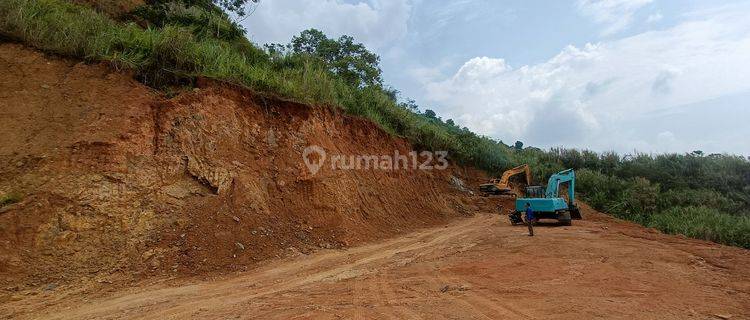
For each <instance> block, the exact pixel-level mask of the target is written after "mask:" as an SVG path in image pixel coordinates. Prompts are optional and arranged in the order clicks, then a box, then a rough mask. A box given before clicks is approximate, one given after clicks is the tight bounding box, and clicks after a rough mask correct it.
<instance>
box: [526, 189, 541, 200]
mask: <svg viewBox="0 0 750 320" xmlns="http://www.w3.org/2000/svg"><path fill="white" fill-rule="evenodd" d="M524 194H525V195H524V198H544V187H542V186H528V187H526V192H525V193H524Z"/></svg>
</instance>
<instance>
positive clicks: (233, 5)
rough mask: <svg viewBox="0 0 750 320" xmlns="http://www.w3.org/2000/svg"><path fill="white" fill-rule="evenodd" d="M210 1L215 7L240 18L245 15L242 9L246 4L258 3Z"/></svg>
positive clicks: (225, 0)
mask: <svg viewBox="0 0 750 320" xmlns="http://www.w3.org/2000/svg"><path fill="white" fill-rule="evenodd" d="M212 1H213V3H215V4H216V5H217V6H219V7H221V8H223V9H224V10H227V11H229V12H234V13H236V14H237V15H238V16H240V17H242V16H244V15H245V10H244V8H245V5H246V4H247V3H248V2H252V3H258V2H259V1H260V0H212Z"/></svg>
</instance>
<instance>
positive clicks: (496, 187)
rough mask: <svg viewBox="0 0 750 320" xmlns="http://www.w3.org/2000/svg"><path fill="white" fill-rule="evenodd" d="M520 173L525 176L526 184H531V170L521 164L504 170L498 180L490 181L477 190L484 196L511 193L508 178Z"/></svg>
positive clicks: (526, 165)
mask: <svg viewBox="0 0 750 320" xmlns="http://www.w3.org/2000/svg"><path fill="white" fill-rule="evenodd" d="M521 173H524V174H525V176H526V184H527V185H528V184H531V169H530V168H529V165H528V164H523V165H520V166H517V167H515V168H512V169H510V170H506V171H505V172H503V175H502V176H501V177H500V179H492V180H490V182H489V183H485V184H483V185H481V186H479V190H480V191H482V192H483V193H485V194H489V193H495V194H508V193H511V191H512V190H511V188H510V178H511V177H513V176H515V175H517V174H521Z"/></svg>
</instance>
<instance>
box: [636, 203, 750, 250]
mask: <svg viewBox="0 0 750 320" xmlns="http://www.w3.org/2000/svg"><path fill="white" fill-rule="evenodd" d="M646 225H647V226H649V227H653V228H656V229H659V230H661V231H663V232H666V233H672V234H682V235H685V236H687V237H691V238H698V239H705V240H711V241H714V242H719V243H724V244H728V245H733V246H738V247H744V248H746V249H750V217H747V216H744V217H737V216H733V215H729V214H725V213H721V212H720V211H718V210H716V209H712V208H707V207H673V208H670V209H669V210H666V211H664V212H661V213H659V214H655V215H653V216H651V217H650V220H649V222H648V223H647V224H646Z"/></svg>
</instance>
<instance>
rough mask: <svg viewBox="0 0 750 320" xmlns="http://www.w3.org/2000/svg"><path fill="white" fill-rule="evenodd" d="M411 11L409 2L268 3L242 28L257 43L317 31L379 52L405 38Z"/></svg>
mask: <svg viewBox="0 0 750 320" xmlns="http://www.w3.org/2000/svg"><path fill="white" fill-rule="evenodd" d="M410 11H411V5H410V3H409V1H408V0H370V1H364V2H358V3H347V2H343V1H341V0H296V1H295V0H269V1H261V2H260V4H259V5H258V7H257V8H256V10H255V11H254V12H253V14H252V15H250V16H248V17H247V18H245V19H244V20H243V22H242V24H243V25H244V26H245V28H246V29H247V31H248V36H249V38H250V39H251V40H252V41H254V42H257V43H269V42H273V43H287V42H289V40H291V38H292V36H294V35H297V34H299V33H300V32H301V31H303V30H306V29H309V28H316V29H319V30H321V31H323V32H325V33H326V34H328V35H329V36H333V37H338V36H340V35H343V34H346V35H350V36H353V37H354V38H355V39H356V40H357V41H360V42H363V43H365V44H366V45H367V46H368V47H369V48H373V49H377V48H381V47H383V46H385V45H386V44H388V43H390V42H392V41H395V40H398V39H401V38H403V37H404V36H405V35H406V32H407V20H408V18H409V14H410Z"/></svg>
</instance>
